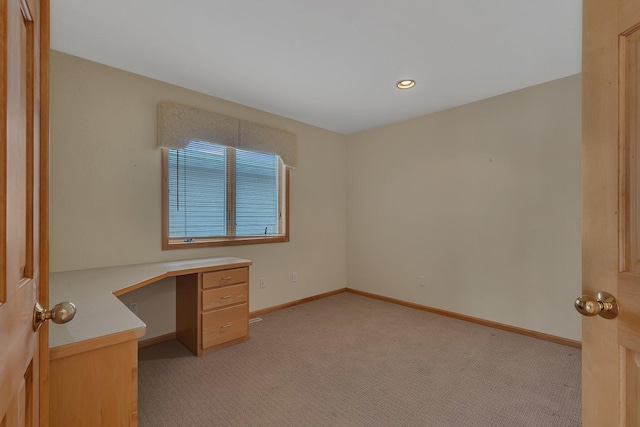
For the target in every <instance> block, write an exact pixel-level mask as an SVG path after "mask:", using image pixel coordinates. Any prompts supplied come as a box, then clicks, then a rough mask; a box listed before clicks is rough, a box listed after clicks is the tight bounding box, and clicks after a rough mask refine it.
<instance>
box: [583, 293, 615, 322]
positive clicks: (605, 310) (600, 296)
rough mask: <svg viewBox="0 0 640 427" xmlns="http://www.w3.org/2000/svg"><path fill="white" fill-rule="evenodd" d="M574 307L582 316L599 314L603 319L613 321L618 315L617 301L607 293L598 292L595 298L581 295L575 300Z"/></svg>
mask: <svg viewBox="0 0 640 427" xmlns="http://www.w3.org/2000/svg"><path fill="white" fill-rule="evenodd" d="M574 306H575V308H576V310H578V313H580V314H582V315H583V316H595V315H597V314H599V315H600V316H601V317H604V318H605V319H614V318H616V317H617V316H618V314H620V304H619V303H618V300H617V299H616V297H614V296H613V295H611V294H610V293H608V292H598V293H597V294H596V296H595V297H592V296H590V295H582V296H581V297H580V298H578V299H576V301H575V303H574Z"/></svg>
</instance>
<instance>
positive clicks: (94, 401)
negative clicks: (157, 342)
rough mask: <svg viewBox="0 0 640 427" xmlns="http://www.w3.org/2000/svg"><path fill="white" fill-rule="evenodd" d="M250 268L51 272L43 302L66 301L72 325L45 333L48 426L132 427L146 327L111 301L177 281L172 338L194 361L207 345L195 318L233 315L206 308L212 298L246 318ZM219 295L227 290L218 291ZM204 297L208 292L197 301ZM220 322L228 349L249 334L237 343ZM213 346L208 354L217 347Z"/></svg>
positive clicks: (224, 260)
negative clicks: (70, 305) (72, 308)
mask: <svg viewBox="0 0 640 427" xmlns="http://www.w3.org/2000/svg"><path fill="white" fill-rule="evenodd" d="M249 265H251V261H249V260H246V259H241V258H232V257H219V258H206V259H196V260H186V261H170V262H159V263H151V264H139V265H129V266H121V267H107V268H96V269H89V270H77V271H67V272H59V273H52V274H51V275H50V278H49V295H50V301H52V302H53V303H57V302H60V301H71V302H73V303H74V304H75V305H76V308H77V314H76V317H75V318H74V319H73V320H72V321H71V322H69V323H67V324H64V325H50V328H49V351H50V356H49V358H50V381H49V382H50V388H51V390H52V392H51V393H50V396H51V397H50V408H51V409H50V423H51V425H52V426H54V427H55V426H58V425H60V426H88V425H91V426H100V425H102V426H126V425H137V419H138V417H137V410H138V338H140V337H142V336H144V334H145V329H146V325H145V324H144V322H142V321H141V320H140V319H139V318H138V317H137V316H136V315H135V314H133V313H132V312H131V311H130V310H129V309H128V308H127V307H126V306H125V305H124V304H123V303H122V302H121V301H120V300H119V299H118V298H117V296H118V295H122V294H124V293H127V292H129V291H132V290H134V289H138V288H140V287H143V286H145V285H148V284H150V283H153V282H156V281H158V280H160V279H164V278H165V277H174V276H175V277H177V279H176V283H177V289H176V295H177V313H178V314H177V315H176V316H177V317H178V319H177V325H178V331H177V335H178V338H179V339H180V337H181V335H182V336H183V337H186V338H184V340H183V342H185V341H186V342H185V344H186V345H187V346H188V347H190V348H191V350H192V351H194V353H196V354H198V355H201V354H203V351H202V348H203V346H206V345H207V343H209V342H213V341H211V340H212V339H213V338H211V337H210V336H209V335H203V331H202V320H201V319H205V321H206V322H209V323H210V322H211V320H210V319H211V318H212V317H215V316H212V315H211V314H210V313H209V312H210V311H213V309H216V310H217V311H220V312H221V313H223V312H224V310H226V312H224V313H227V312H230V311H233V310H229V309H228V308H227V307H222V308H217V307H213V306H215V305H216V302H215V301H213V300H211V298H212V297H213V296H214V294H215V296H216V297H217V298H220V299H221V300H223V301H228V302H229V303H230V304H229V305H230V307H229V308H231V309H234V310H235V312H236V313H239V312H241V311H242V312H246V313H247V317H248V267H249ZM223 271H225V272H224V273H222V272H223ZM226 271H228V272H229V273H227V272H226ZM239 273H242V274H239ZM240 278H242V279H243V280H244V282H242V283H244V284H245V285H246V288H245V291H246V296H245V297H244V299H243V297H242V296H241V295H240V296H239V295H238V289H239V287H238V285H239V283H240V282H238V280H240ZM203 279H206V283H205V284H204V287H203ZM214 279H217V280H218V282H217V284H216V283H213V282H212V280H214ZM208 288H211V289H208ZM207 289H208V290H207ZM224 289H229V290H230V291H229V292H226V291H224V292H221V290H224ZM203 290H205V291H206V292H208V293H206V294H204V295H205V297H204V299H203ZM210 291H213V292H210ZM231 291H233V292H231ZM204 300H206V301H207V302H206V304H207V305H204V304H205V302H204ZM209 305H213V306H211V307H209ZM239 307H241V308H239ZM205 309H207V310H209V311H206V310H205ZM214 314H215V313H214ZM218 317H219V316H218ZM222 321H223V322H224V323H223V324H221V325H220V328H221V329H222V330H223V332H224V331H226V330H229V331H230V333H233V334H235V335H233V338H234V339H233V340H232V341H230V342H238V341H241V340H244V339H247V338H248V329H246V330H247V334H245V335H244V336H241V335H238V334H240V332H238V331H239V329H238V327H237V325H235V324H232V322H230V321H228V320H225V318H224V316H223V318H222ZM246 321H247V322H248V318H247V319H246ZM207 324H208V323H207ZM227 325H228V326H227ZM180 328H182V331H181V330H180ZM207 340H209V341H207ZM218 341H219V340H218ZM218 341H216V342H215V344H216V345H215V346H210V347H209V350H213V349H216V348H218V347H220V344H219V342H218ZM198 349H200V350H201V351H198ZM206 352H207V351H206V348H205V351H204V353H206Z"/></svg>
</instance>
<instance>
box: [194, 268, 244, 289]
mask: <svg viewBox="0 0 640 427" xmlns="http://www.w3.org/2000/svg"><path fill="white" fill-rule="evenodd" d="M248 280H249V269H248V268H246V267H244V268H234V269H233V270H222V271H213V272H211V273H204V274H203V275H202V288H203V289H207V288H215V287H218V286H227V285H234V284H236V283H246V282H247V281H248Z"/></svg>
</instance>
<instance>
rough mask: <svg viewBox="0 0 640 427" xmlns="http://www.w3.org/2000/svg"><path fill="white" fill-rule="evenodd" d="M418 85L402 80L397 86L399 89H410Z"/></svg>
mask: <svg viewBox="0 0 640 427" xmlns="http://www.w3.org/2000/svg"><path fill="white" fill-rule="evenodd" d="M415 85H416V82H415V81H414V80H400V81H399V82H398V83H397V84H396V86H397V87H398V89H410V88H412V87H414V86H415Z"/></svg>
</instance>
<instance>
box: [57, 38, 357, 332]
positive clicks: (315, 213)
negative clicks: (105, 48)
mask: <svg viewBox="0 0 640 427" xmlns="http://www.w3.org/2000/svg"><path fill="white" fill-rule="evenodd" d="M161 100H169V101H175V102H179V103H183V104H187V105H191V106H195V107H198V108H203V109H207V110H210V111H214V112H218V113H221V114H225V115H229V116H233V117H238V118H242V119H246V120H250V121H253V122H257V123H262V124H265V125H268V126H273V127H278V128H281V129H284V130H287V131H290V132H293V133H295V134H296V135H297V138H298V145H299V162H298V167H297V169H295V170H293V171H292V172H291V184H290V185H291V195H290V213H291V222H290V227H291V241H290V242H288V243H277V244H263V245H251V246H230V247H223V248H210V249H191V250H171V251H162V249H161V236H160V232H161V201H160V197H161V191H160V183H161V172H160V167H161V162H160V151H159V150H158V149H156V147H155V145H156V111H157V110H156V108H157V103H158V102H159V101H161ZM344 140H345V137H344V136H342V135H338V134H335V133H332V132H328V131H325V130H322V129H319V128H316V127H313V126H309V125H305V124H302V123H299V122H296V121H293V120H289V119H286V118H283V117H279V116H276V115H273V114H268V113H265V112H262V111H258V110H255V109H252V108H248V107H245V106H241V105H238V104H234V103H231V102H227V101H224V100H221V99H218V98H213V97H211V96H207V95H203V94H199V93H196V92H193V91H189V90H186V89H183V88H180V87H176V86H172V85H169V84H166V83H162V82H159V81H156V80H152V79H148V78H145V77H141V76H138V75H135V74H131V73H127V72H124V71H120V70H117V69H114V68H110V67H106V66H103V65H100V64H97V63H94V62H89V61H86V60H83V59H80V58H77V57H73V56H69V55H66V54H62V53H60V52H55V51H53V52H52V54H51V271H53V272H55V271H65V270H75V269H86V268H92V267H102V266H112V265H124V264H136V263H145V262H153V261H163V260H174V259H188V258H202V257H211V256H221V255H225V256H237V257H242V258H248V259H251V260H253V266H252V268H251V283H250V287H251V288H250V293H251V301H250V309H251V310H257V309H260V308H264V307H269V306H273V305H277V304H281V303H284V302H288V301H291V300H296V299H300V298H304V297H308V296H311V295H316V294H319V293H322V292H327V291H330V290H334V289H337V288H343V287H345V286H346V260H347V257H346V214H345V212H346V203H347V198H346V187H345V182H346V147H345V144H344ZM294 271H295V272H297V273H298V281H297V282H296V283H292V282H291V274H292V272H294ZM259 277H264V278H266V283H267V285H266V287H265V288H264V289H259V286H258V278H259ZM151 286H154V285H151ZM163 295H164V296H163ZM133 296H134V297H135V298H139V301H138V302H139V305H138V311H139V313H141V314H142V313H145V312H149V313H152V315H151V317H149V316H147V315H142V319H143V320H145V321H147V323H149V324H150V325H151V324H154V325H155V324H156V323H158V322H160V321H159V320H156V319H155V318H154V317H153V313H154V312H155V313H156V314H155V316H164V314H163V313H166V310H165V308H166V306H167V304H173V300H172V298H175V294H171V292H167V289H166V285H164V287H163V285H158V288H157V292H156V293H153V292H151V293H150V292H149V290H148V289H146V290H145V291H142V292H139V293H137V294H134V295H133ZM129 297H131V295H129V296H127V298H129ZM167 315H168V314H167ZM162 322H164V320H163V321H162ZM167 328H168V327H161V328H160V330H159V331H157V332H153V331H152V330H151V329H150V332H153V335H158V334H161V333H167V332H171V331H167V330H166V329H167ZM149 336H150V335H148V337H149Z"/></svg>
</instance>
